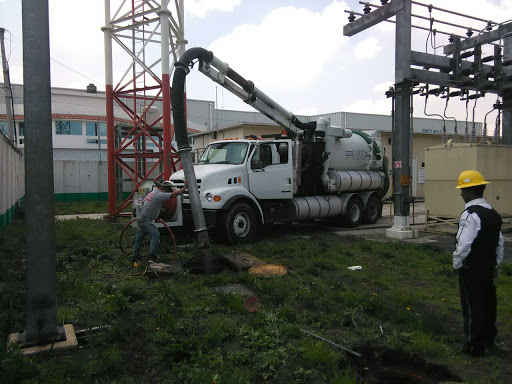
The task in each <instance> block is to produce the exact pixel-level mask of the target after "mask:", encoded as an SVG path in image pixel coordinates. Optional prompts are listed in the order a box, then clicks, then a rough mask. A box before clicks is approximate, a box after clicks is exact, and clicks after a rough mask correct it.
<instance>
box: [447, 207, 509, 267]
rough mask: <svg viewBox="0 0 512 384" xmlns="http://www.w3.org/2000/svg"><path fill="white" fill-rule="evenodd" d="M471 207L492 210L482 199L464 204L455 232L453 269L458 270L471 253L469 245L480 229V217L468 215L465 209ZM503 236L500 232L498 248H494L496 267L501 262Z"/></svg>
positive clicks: (472, 214) (473, 214)
mask: <svg viewBox="0 0 512 384" xmlns="http://www.w3.org/2000/svg"><path fill="white" fill-rule="evenodd" d="M472 205H481V206H482V207H484V208H492V207H491V206H490V205H489V204H488V203H487V201H486V200H485V199H484V198H479V199H474V200H471V201H470V202H468V203H466V205H465V206H464V212H462V214H461V215H460V219H459V230H458V232H457V237H456V239H457V246H456V247H455V251H454V252H453V268H455V269H459V268H460V267H462V263H463V261H464V259H465V258H466V257H468V255H469V252H470V251H471V244H473V241H474V240H475V238H476V236H477V234H478V231H480V228H481V227H482V222H481V220H480V217H479V216H478V215H477V214H476V213H474V212H473V213H469V212H468V211H466V209H467V208H468V207H470V206H472ZM503 243H504V240H503V234H502V233H501V231H500V236H499V241H498V247H497V248H496V265H500V264H501V261H502V260H503Z"/></svg>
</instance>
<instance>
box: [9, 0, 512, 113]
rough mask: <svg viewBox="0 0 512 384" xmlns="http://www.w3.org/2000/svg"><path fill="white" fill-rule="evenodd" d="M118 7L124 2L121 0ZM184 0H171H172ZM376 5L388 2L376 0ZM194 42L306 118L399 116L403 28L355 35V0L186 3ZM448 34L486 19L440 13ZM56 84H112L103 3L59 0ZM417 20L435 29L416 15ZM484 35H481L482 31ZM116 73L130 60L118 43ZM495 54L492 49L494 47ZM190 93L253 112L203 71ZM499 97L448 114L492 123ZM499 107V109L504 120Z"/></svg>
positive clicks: (16, 47) (450, 2)
mask: <svg viewBox="0 0 512 384" xmlns="http://www.w3.org/2000/svg"><path fill="white" fill-rule="evenodd" d="M21 3H22V1H21V0H0V27H3V28H5V29H6V30H7V31H8V32H7V33H6V39H7V40H6V51H7V56H8V61H9V68H10V76H11V82H13V83H22V81H23V69H22V68H23V67H22V61H23V60H22V45H21V44H22V39H23V33H22V12H21ZM111 3H112V8H115V5H116V4H120V3H121V0H111ZM173 3H174V2H173V1H171V4H173ZM372 3H373V4H380V1H379V0H374V1H373V2H372ZM425 4H432V5H434V6H437V7H440V8H443V9H447V10H452V11H456V12H459V13H464V14H468V15H473V16H477V17H479V18H481V19H483V20H492V21H493V22H496V23H502V22H506V21H508V19H507V17H512V0H470V1H469V0H429V1H428V2H425ZM184 8H185V38H186V39H187V40H188V45H187V48H191V47H204V48H206V49H209V50H211V51H213V53H214V54H215V56H216V57H218V58H219V59H221V60H222V61H225V62H227V63H228V64H229V65H230V67H231V68H232V69H234V70H235V71H237V72H238V73H239V74H241V75H242V76H243V77H245V78H246V79H249V80H252V81H253V82H254V83H255V85H256V86H257V87H258V88H259V89H260V90H262V91H263V92H265V93H266V94H267V95H269V96H270V97H271V98H273V99H274V100H275V101H277V102H278V103H279V104H281V105H282V106H283V107H284V108H286V109H288V110H289V111H291V112H292V113H294V114H297V115H314V114H320V113H330V112H340V111H343V112H359V113H371V114H385V115H389V114H390V113H391V101H390V99H388V98H386V96H385V94H384V93H385V92H386V91H387V90H388V89H389V87H390V86H392V85H393V83H394V56H395V26H394V24H393V23H389V22H381V23H379V24H378V25H376V26H374V27H372V28H370V29H367V30H365V31H363V32H361V33H359V34H357V35H355V36H353V37H345V36H343V26H344V25H345V24H347V23H348V19H347V17H348V14H347V13H345V10H354V11H356V12H362V11H363V5H361V4H359V2H358V1H355V0H345V1H339V0H184ZM412 11H413V14H415V15H419V16H424V17H429V12H428V8H427V7H423V6H419V5H413V9H412ZM432 17H433V18H434V20H436V22H435V23H434V26H433V28H435V29H437V30H439V31H447V32H455V33H457V34H459V35H465V32H466V31H465V29H460V28H455V27H452V26H449V25H443V24H440V23H439V22H438V21H448V22H451V23H454V24H460V25H464V26H471V27H473V28H474V29H475V31H479V30H481V29H483V28H484V27H485V24H486V23H485V22H482V21H475V20H471V19H467V18H462V17H457V16H454V15H451V14H448V13H446V12H442V11H439V10H436V9H434V10H432ZM49 20H50V56H51V58H52V61H51V79H52V86H54V87H65V88H81V89H85V87H86V86H87V84H89V83H95V84H96V85H97V86H98V88H99V89H100V90H102V89H104V84H105V74H104V43H103V41H104V40H103V32H102V31H101V27H102V26H104V25H105V16H104V1H103V0H87V1H85V0H82V1H78V0H49ZM413 24H415V25H420V26H424V27H428V26H429V22H428V21H427V20H423V19H420V18H416V17H414V18H413ZM476 33H478V32H476ZM428 38H429V35H428V32H427V31H420V30H417V29H413V35H412V40H413V41H412V48H413V49H414V50H416V51H421V52H428V53H431V54H437V55H443V50H442V48H436V49H433V48H432V46H433V43H435V46H438V47H441V46H442V45H445V44H447V43H448V37H447V36H445V35H442V34H440V33H438V34H436V38H435V41H433V39H432V37H431V36H430V39H428ZM115 49H116V51H115V52H114V78H116V77H120V76H121V75H122V73H123V72H124V71H125V70H126V68H127V67H128V66H129V59H128V58H127V57H123V56H122V54H121V53H120V52H119V51H120V49H118V48H115ZM484 54H485V52H484ZM187 96H188V97H189V98H192V99H199V100H211V101H216V102H217V107H218V108H221V109H234V110H252V108H251V107H249V106H247V105H246V104H244V103H243V102H241V101H240V100H239V99H237V98H236V97H234V96H232V95H230V94H229V92H227V91H226V90H224V89H223V88H222V87H220V86H218V85H216V84H215V83H213V82H212V81H211V80H209V79H208V78H206V77H204V76H203V75H202V74H201V73H200V72H198V71H197V70H193V71H192V72H191V73H190V74H189V75H188V76H187ZM427 101H428V103H427V106H426V108H425V98H424V97H420V96H415V98H414V115H415V116H418V117H423V116H425V114H424V112H425V111H426V112H427V114H434V113H435V114H441V115H442V114H443V113H444V111H445V107H446V100H445V99H440V98H436V97H434V96H431V97H429V98H428V100H427ZM495 101H496V95H492V94H488V95H487V96H486V97H485V98H481V99H479V100H478V102H477V104H476V106H475V103H474V101H471V102H470V103H469V104H468V105H467V107H468V109H467V114H466V102H465V101H461V100H459V99H458V98H452V99H450V102H449V104H448V107H447V108H446V115H447V116H454V117H456V118H457V119H459V120H462V121H463V120H465V119H466V116H467V117H468V120H469V121H471V120H472V119H473V116H472V115H473V110H474V111H475V120H476V121H480V122H482V121H483V119H484V116H485V114H486V113H487V112H489V111H490V110H491V109H492V104H493V103H494V102H495ZM495 116H496V113H495V112H492V113H491V114H489V120H488V121H489V123H491V121H492V123H494V119H495Z"/></svg>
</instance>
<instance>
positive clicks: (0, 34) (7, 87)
mask: <svg viewBox="0 0 512 384" xmlns="http://www.w3.org/2000/svg"><path fill="white" fill-rule="evenodd" d="M4 38H5V29H4V28H0V50H1V51H2V68H3V71H4V96H5V114H6V115H7V127H8V128H7V135H8V136H9V139H11V141H14V126H13V123H12V104H11V102H12V99H11V80H10V78H9V65H8V64H7V58H6V57H5V44H4Z"/></svg>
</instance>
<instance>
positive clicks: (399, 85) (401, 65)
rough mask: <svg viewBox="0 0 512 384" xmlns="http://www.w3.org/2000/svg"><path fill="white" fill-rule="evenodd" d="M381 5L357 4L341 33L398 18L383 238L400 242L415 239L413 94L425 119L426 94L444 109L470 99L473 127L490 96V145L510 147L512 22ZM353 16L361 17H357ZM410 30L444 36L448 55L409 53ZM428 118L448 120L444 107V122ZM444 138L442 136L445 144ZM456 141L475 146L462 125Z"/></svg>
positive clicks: (399, 1)
mask: <svg viewBox="0 0 512 384" xmlns="http://www.w3.org/2000/svg"><path fill="white" fill-rule="evenodd" d="M380 2H381V4H380V5H376V4H371V3H368V2H363V1H360V2H359V3H360V4H362V5H364V8H363V13H358V12H355V11H346V12H347V13H349V23H348V24H347V25H345V26H344V28H343V34H344V35H345V36H353V35H355V34H357V33H359V32H362V31H364V30H366V29H368V28H370V27H372V26H374V25H376V24H378V23H379V22H381V21H388V22H394V21H392V20H389V18H391V17H393V16H396V22H395V23H396V37H395V44H396V46H395V85H394V87H393V88H392V89H390V91H389V92H387V93H386V95H387V96H388V97H391V98H392V101H393V109H392V111H393V117H392V118H393V139H392V140H393V143H394V145H393V155H392V156H393V158H392V166H393V168H392V169H393V189H394V190H393V202H394V222H393V226H392V227H391V228H390V229H388V230H387V236H388V237H396V238H402V239H404V238H410V237H413V236H414V231H413V230H412V229H411V228H410V225H409V210H410V206H409V204H410V182H411V166H410V165H411V164H410V156H411V155H410V154H411V145H412V144H411V140H412V137H411V111H412V109H411V106H412V97H413V95H414V94H419V95H420V96H424V97H425V109H424V112H425V114H426V115H429V114H428V113H427V108H426V105H427V98H428V96H429V95H434V96H438V97H443V98H446V105H448V101H449V98H450V97H452V98H453V97H460V98H461V100H464V101H466V111H468V103H469V101H470V100H474V106H473V127H474V126H475V124H474V109H475V108H476V102H477V100H478V99H479V98H480V97H483V96H485V94H486V93H494V94H496V95H497V102H496V104H494V106H493V108H494V110H497V111H498V118H497V120H496V127H495V131H494V135H493V138H492V144H496V145H510V144H512V128H511V126H512V70H509V68H511V67H510V66H511V65H512V40H511V38H512V22H510V21H508V22H505V23H495V22H493V21H489V20H484V19H481V18H478V17H475V16H470V15H464V14H462V13H458V12H453V11H449V10H446V9H443V8H439V7H434V6H432V5H427V4H423V3H420V2H417V1H411V0H391V1H388V0H381V1H380ZM413 5H414V6H415V8H416V7H420V8H421V7H423V8H425V7H426V8H427V9H428V12H429V17H425V16H421V15H417V14H413V13H412V6H413ZM433 10H435V11H436V12H437V13H443V14H451V15H456V16H458V17H462V18H465V19H467V20H471V21H472V22H478V23H482V28H479V29H478V32H479V33H478V34H477V35H475V36H473V34H474V31H476V29H475V28H472V27H467V26H464V25H460V24H454V23H451V22H448V21H443V20H441V19H440V18H435V19H434V18H433V17H432V11H433ZM356 16H360V17H359V18H356ZM413 17H414V18H419V19H424V20H428V21H429V22H430V27H429V28H426V27H422V26H417V25H413V24H412V18H413ZM434 24H435V25H436V26H437V25H444V26H446V25H448V26H450V27H453V28H459V29H463V30H464V32H465V35H466V36H459V35H457V34H454V33H449V32H444V31H442V30H438V29H434V28H433V26H434ZM412 28H418V29H423V30H427V31H429V35H428V38H431V39H432V40H431V44H432V42H433V41H435V35H436V34H443V35H448V36H449V42H450V43H449V44H447V45H445V46H444V47H443V53H444V54H445V55H446V56H440V55H436V54H430V53H423V52H417V51H413V50H412V48H411V30H412ZM428 38H427V39H428ZM427 42H428V40H427ZM434 45H435V44H432V47H433V48H434V51H435V48H437V47H434ZM484 47H485V48H486V49H487V48H489V47H490V48H491V50H492V52H493V54H492V55H489V56H485V57H484V56H483V55H482V52H483V48H484ZM433 86H434V87H435V88H433ZM500 99H501V101H500ZM432 115H435V116H438V117H440V118H441V119H443V121H444V118H449V116H446V108H445V110H444V117H443V116H441V115H439V114H430V115H429V116H432ZM500 115H501V116H500ZM486 117H487V115H486ZM466 120H467V119H466ZM500 124H501V132H502V133H501V137H500ZM448 139H449V138H448V137H447V135H446V131H444V134H443V143H446V141H447V140H448ZM460 141H464V142H466V143H475V144H476V134H475V129H474V128H473V129H472V132H471V134H470V133H469V130H468V126H467V124H466V132H465V134H464V135H463V136H459V135H458V133H457V131H456V130H455V134H454V136H453V137H451V138H450V140H449V142H450V145H452V146H453V145H454V144H453V143H457V142H460ZM481 141H482V143H483V144H486V143H487V123H486V122H484V132H483V135H482V140H481Z"/></svg>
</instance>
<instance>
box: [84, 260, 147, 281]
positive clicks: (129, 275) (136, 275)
mask: <svg viewBox="0 0 512 384" xmlns="http://www.w3.org/2000/svg"><path fill="white" fill-rule="evenodd" d="M93 262H94V260H91V261H90V263H89V269H90V270H91V271H93V272H98V273H101V274H102V275H110V276H119V277H123V278H144V279H147V276H145V275H146V272H147V271H148V266H147V265H146V266H145V267H144V271H142V272H136V273H134V271H135V270H136V269H137V268H132V269H131V270H130V272H128V273H118V272H109V271H104V270H101V269H94V268H93V267H92V264H93Z"/></svg>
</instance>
